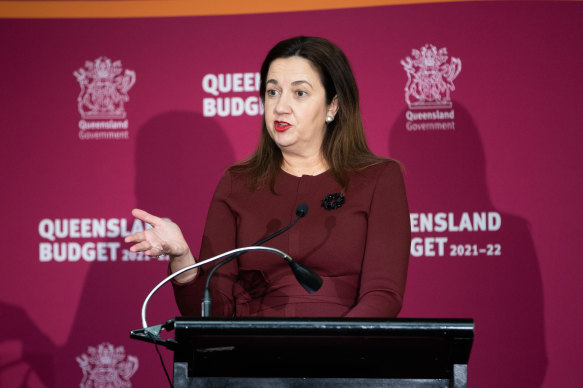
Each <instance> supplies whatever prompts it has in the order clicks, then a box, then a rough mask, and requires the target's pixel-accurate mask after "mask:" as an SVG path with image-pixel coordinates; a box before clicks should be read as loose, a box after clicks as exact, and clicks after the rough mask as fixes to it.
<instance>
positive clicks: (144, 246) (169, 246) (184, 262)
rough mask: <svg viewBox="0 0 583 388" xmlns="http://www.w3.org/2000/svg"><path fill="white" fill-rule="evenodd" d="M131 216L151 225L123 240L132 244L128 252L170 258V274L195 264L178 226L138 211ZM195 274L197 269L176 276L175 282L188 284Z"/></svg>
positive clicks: (134, 211)
mask: <svg viewBox="0 0 583 388" xmlns="http://www.w3.org/2000/svg"><path fill="white" fill-rule="evenodd" d="M132 215H133V216H134V217H136V218H137V219H139V220H142V221H144V222H146V223H148V224H150V225H152V228H150V229H147V230H145V231H143V232H138V233H134V234H130V235H129V236H127V237H126V238H125V242H126V243H134V245H132V246H131V247H130V251H132V252H144V253H145V254H146V255H148V256H152V257H157V256H162V255H168V256H170V272H172V273H173V272H176V271H178V270H180V269H182V268H184V267H187V266H189V265H191V264H194V263H195V260H194V256H192V253H191V252H190V248H188V244H187V243H186V240H185V239H184V236H183V235H182V232H181V231H180V228H179V227H178V225H176V224H175V223H174V222H172V221H170V220H165V219H163V218H160V217H156V216H155V215H152V214H150V213H148V212H145V211H143V210H140V209H134V210H132ZM197 274H198V268H195V269H193V270H190V271H186V272H185V273H183V274H180V275H179V276H177V277H176V281H178V282H179V283H185V282H189V281H191V280H192V279H194V278H195V277H196V275H197Z"/></svg>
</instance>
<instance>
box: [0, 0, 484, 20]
mask: <svg viewBox="0 0 583 388" xmlns="http://www.w3.org/2000/svg"><path fill="white" fill-rule="evenodd" d="M457 1H468V0H288V1H274V0H254V1H242V0H215V1H213V0H207V1H201V0H150V1H142V0H134V1H132V0H129V1H127V0H126V1H90V0H86V1H0V18H125V17H168V16H196V15H228V14H247V13H270V12H290V11H311V10H319V9H337V8H356V7H372V6H379V5H400V4H418V3H444V2H457ZM474 1H479V0H474Z"/></svg>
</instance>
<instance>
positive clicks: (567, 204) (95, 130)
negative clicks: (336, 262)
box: [0, 2, 583, 387]
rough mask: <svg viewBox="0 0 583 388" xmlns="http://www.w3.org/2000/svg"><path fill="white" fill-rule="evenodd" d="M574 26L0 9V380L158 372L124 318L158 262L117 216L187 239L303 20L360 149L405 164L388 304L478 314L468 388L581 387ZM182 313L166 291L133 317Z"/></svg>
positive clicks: (512, 7) (483, 10) (380, 10)
mask: <svg viewBox="0 0 583 388" xmlns="http://www.w3.org/2000/svg"><path fill="white" fill-rule="evenodd" d="M582 20H583V3H580V2H533V3H527V2H493V3H489V2H476V3H474V2H471V3H440V4H431V5H406V6H386V7H376V8H363V9H350V10H336V11H318V12H298V13H284V14H265V15H245V16H220V17H219V16H217V17H182V18H157V19H110V20H107V19H100V20H91V19H88V20H0V41H1V42H2V45H1V47H2V59H3V60H2V64H1V65H0V68H1V69H2V74H3V77H2V82H1V88H0V101H1V106H2V114H1V115H0V128H1V129H2V136H3V141H2V168H1V169H0V174H1V175H0V178H1V180H2V182H3V183H4V184H3V189H2V193H3V194H2V199H3V201H2V216H3V217H2V219H3V222H2V223H1V225H0V228H1V234H2V242H3V243H2V247H3V250H4V255H3V256H4V260H3V270H2V271H0V317H1V319H2V326H1V327H2V331H1V332H2V334H0V386H2V387H69V386H78V385H81V386H83V387H86V386H87V387H88V386H92V385H91V384H98V383H99V382H100V381H101V382H103V381H105V380H107V379H110V380H111V381H110V384H111V385H110V386H114V387H124V386H130V385H133V386H138V387H142V386H162V384H164V379H165V377H164V375H163V372H162V370H161V367H160V366H159V361H158V358H157V355H156V354H155V352H154V349H153V348H152V347H151V346H149V345H148V344H144V343H140V342H136V341H132V340H130V339H129V338H128V337H129V336H128V333H129V330H131V329H136V328H139V326H140V315H139V314H140V308H141V303H142V301H143V299H144V297H145V296H146V295H147V293H148V292H149V291H150V289H151V288H152V287H153V286H154V285H155V284H157V283H158V281H160V280H161V279H162V278H163V277H164V276H165V274H166V266H167V260H165V259H164V258H162V259H150V260H147V259H146V258H144V257H142V256H139V255H132V254H130V253H129V252H128V251H127V249H128V246H127V245H125V244H124V243H123V236H124V235H126V234H127V233H129V232H130V231H131V230H139V229H140V228H143V227H144V225H143V224H142V223H140V222H137V223H136V222H134V220H133V219H132V218H131V215H130V210H131V209H132V208H133V207H142V208H145V209H147V210H149V211H151V212H153V213H155V214H159V215H162V216H166V217H170V218H171V219H173V220H175V221H176V222H177V223H179V225H181V227H182V228H183V231H184V233H185V235H186V236H187V238H188V240H189V242H190V244H191V247H192V248H193V250H195V251H196V250H198V248H199V244H200V236H201V231H202V226H203V224H204V219H205V215H206V209H207V206H208V202H209V199H210V196H211V194H212V191H213V189H214V186H215V184H216V182H217V181H218V179H219V177H220V175H221V173H222V171H224V169H225V167H226V166H227V165H229V164H230V163H232V162H234V161H235V160H238V159H241V158H243V157H245V156H246V155H248V154H249V153H250V152H251V151H252V149H253V148H254V146H255V144H256V141H257V138H258V132H259V127H260V120H261V112H260V107H259V104H258V99H257V80H256V73H257V71H258V70H259V66H260V64H261V61H262V59H263V57H264V56H265V54H266V52H267V50H268V49H269V48H270V47H271V46H272V45H273V44H274V43H276V42H277V41H279V40H281V39H283V38H287V37H290V36H293V35H299V34H304V35H317V36H324V37H326V38H329V39H330V40H332V41H334V42H336V43H337V44H338V45H339V46H340V47H341V48H342V49H343V50H344V51H345V52H346V54H347V56H348V58H349V60H350V61H351V64H352V66H353V69H354V72H355V74H356V77H357V81H358V83H359V87H360V93H361V105H362V113H363V118H364V123H365V128H366V131H367V137H368V140H369V143H370V145H371V148H372V149H373V151H375V152H376V153H378V154H380V155H385V156H390V157H394V158H396V159H399V160H400V161H402V162H403V164H404V166H405V168H406V176H405V179H406V184H407V191H408V197H409V202H410V208H411V212H412V215H411V219H412V228H413V229H412V231H413V238H414V239H413V244H412V248H411V253H412V255H411V265H410V271H409V278H408V285H407V291H406V295H405V304H404V308H403V311H402V314H401V316H402V317H449V318H455V317H468V318H474V319H475V321H476V338H475V343H474V347H473V350H472V355H471V360H470V367H469V379H470V386H472V387H491V386H496V387H515V386H523V387H538V386H544V387H558V386H576V385H577V384H578V383H579V382H580V381H581V378H582V377H583V375H582V372H581V368H580V364H581V361H580V360H581V359H582V358H583V351H582V349H583V339H582V336H581V334H580V331H581V327H582V326H583V311H582V309H581V301H580V299H581V295H582V294H583V285H582V284H583V276H582V270H583V265H582V261H581V252H582V250H583V246H582V243H581V235H582V232H583V226H582V223H581V215H582V214H583V212H582V206H581V198H582V197H583V190H582V188H583V185H582V182H581V177H580V175H581V174H580V172H579V171H578V170H579V166H580V165H581V163H582V162H583V157H582V154H581V151H580V150H581V147H582V146H583V134H582V128H583V119H582V116H581V109H582V108H583V89H582V88H581V85H583V73H582V72H581V68H583V54H582V51H581V49H580V46H581V43H582V38H583V23H581V21H582ZM578 177H579V178H578ZM177 314H178V311H177V309H176V307H175V304H174V301H173V297H172V293H171V291H170V288H169V287H167V288H164V289H163V290H162V291H161V292H160V293H159V294H157V295H156V296H155V297H154V299H153V301H152V303H151V307H150V309H149V310H148V321H149V323H151V324H155V323H161V322H163V321H165V320H166V319H169V318H171V317H173V316H175V315H177ZM164 355H165V360H166V363H167V365H168V366H170V365H171V354H169V352H165V353H164ZM99 372H101V374H100V373H99Z"/></svg>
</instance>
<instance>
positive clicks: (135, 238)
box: [124, 232, 146, 243]
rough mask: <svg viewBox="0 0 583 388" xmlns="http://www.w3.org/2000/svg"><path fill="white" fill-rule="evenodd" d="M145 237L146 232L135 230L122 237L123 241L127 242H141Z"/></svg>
mask: <svg viewBox="0 0 583 388" xmlns="http://www.w3.org/2000/svg"><path fill="white" fill-rule="evenodd" d="M145 239H146V234H145V233H144V232H137V233H134V234H130V235H128V236H126V237H125V238H124V241H125V242H127V243H132V242H141V241H144V240H145Z"/></svg>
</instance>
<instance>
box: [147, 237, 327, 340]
mask: <svg viewBox="0 0 583 388" xmlns="http://www.w3.org/2000/svg"><path fill="white" fill-rule="evenodd" d="M248 251H267V252H272V253H276V254H278V255H280V256H282V257H283V259H284V260H285V261H287V262H288V263H289V264H290V266H294V264H296V265H297V263H296V262H295V261H293V259H292V258H291V257H290V256H288V254H287V253H285V252H282V251H280V250H279V249H275V248H270V247H256V246H251V247H243V248H237V249H233V250H231V251H228V252H225V253H221V254H220V255H217V256H214V257H211V258H210V259H206V260H203V261H199V262H198V263H194V264H192V265H189V266H188V267H184V268H182V269H180V270H178V271H176V272H174V273H173V274H171V275H169V276H168V277H166V278H165V279H164V280H162V281H161V282H160V283H158V285H157V286H156V287H154V288H153V289H152V291H150V293H149V294H148V296H147V297H146V299H145V300H144V303H143V304H142V327H143V328H144V329H147V328H148V323H147V322H146V308H147V307H148V302H149V301H150V299H151V298H152V296H153V295H154V294H155V293H156V292H157V291H158V290H159V289H160V287H162V286H163V285H164V284H166V283H168V282H169V281H170V280H172V279H174V278H175V277H176V276H178V275H180V274H182V273H184V272H186V271H189V270H191V269H194V268H197V267H200V266H201V265H205V264H208V263H211V262H213V261H216V260H220V259H224V258H225V257H229V256H232V255H236V254H241V253H245V252H248ZM316 276H318V275H316Z"/></svg>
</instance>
